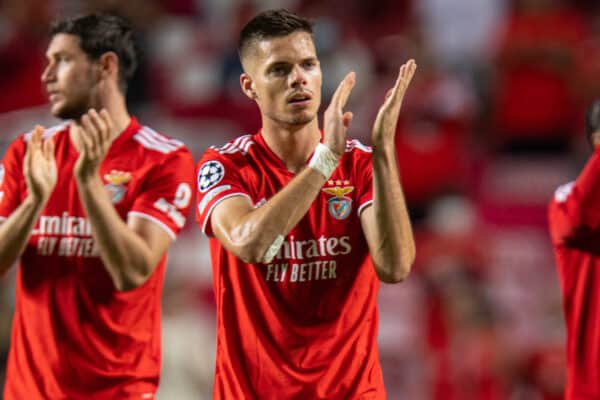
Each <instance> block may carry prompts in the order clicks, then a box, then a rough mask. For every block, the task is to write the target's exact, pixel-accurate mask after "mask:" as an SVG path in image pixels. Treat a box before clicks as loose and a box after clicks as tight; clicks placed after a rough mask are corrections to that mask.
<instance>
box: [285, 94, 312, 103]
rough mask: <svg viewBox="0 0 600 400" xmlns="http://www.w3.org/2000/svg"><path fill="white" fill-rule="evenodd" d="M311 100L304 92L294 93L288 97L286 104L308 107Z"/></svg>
mask: <svg viewBox="0 0 600 400" xmlns="http://www.w3.org/2000/svg"><path fill="white" fill-rule="evenodd" d="M311 100H312V96H311V95H310V94H309V93H306V92H296V93H294V94H292V95H291V96H289V97H288V99H287V102H288V104H292V105H296V106H301V105H308V103H309V102H310V101H311Z"/></svg>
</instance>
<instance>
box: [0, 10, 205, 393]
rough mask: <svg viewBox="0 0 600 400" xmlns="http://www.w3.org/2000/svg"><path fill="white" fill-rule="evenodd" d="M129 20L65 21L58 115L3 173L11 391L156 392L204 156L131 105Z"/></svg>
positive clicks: (0, 258)
mask: <svg viewBox="0 0 600 400" xmlns="http://www.w3.org/2000/svg"><path fill="white" fill-rule="evenodd" d="M132 35H133V33H132V31H131V29H130V27H129V25H128V24H127V23H126V22H125V21H124V20H123V19H121V18H119V17H115V16H110V15H97V14H93V15H88V16H84V17H80V18H75V19H70V20H64V21H58V22H57V23H55V24H54V25H53V28H52V31H51V40H50V43H49V46H48V49H47V52H46V57H47V66H46V68H45V70H44V72H43V75H42V82H43V84H44V85H45V87H46V90H47V91H48V94H49V100H50V107H51V111H52V114H53V115H55V116H56V117H59V118H61V119H63V120H65V122H64V123H63V124H62V125H59V126H57V127H54V128H51V129H43V128H42V127H36V128H35V129H34V130H33V132H30V133H26V134H24V135H21V136H20V137H18V138H17V139H16V140H15V141H14V142H13V143H12V144H11V145H10V147H9V148H8V150H7V152H6V154H5V156H4V160H3V161H2V166H1V169H0V172H1V173H0V181H1V185H0V218H1V220H2V224H1V225H0V272H2V273H4V272H6V270H7V269H8V268H9V267H10V266H11V264H13V263H14V262H15V261H16V260H17V259H20V263H19V264H20V265H19V268H18V272H17V289H16V311H15V316H14V320H13V325H12V338H11V348H10V353H9V359H8V368H7V376H6V385H5V390H4V397H3V398H4V399H5V400H23V399H27V400H38V399H39V400H42V399H53V400H58V399H69V400H79V399H86V400H90V399H152V398H154V393H155V392H156V389H157V385H158V379H159V372H160V360H161V353H160V348H161V346H160V340H161V339H160V337H161V336H160V298H161V291H162V285H163V277H164V270H165V259H166V252H167V249H168V247H169V245H170V244H171V242H172V241H173V240H174V239H175V237H176V235H177V233H178V232H179V230H180V229H181V228H182V226H183V225H184V223H185V216H186V213H187V211H188V209H189V206H190V202H191V197H192V194H193V192H192V186H191V185H193V183H194V161H193V159H192V156H191V154H190V153H189V151H188V150H187V149H186V147H185V146H184V145H183V143H181V142H179V141H177V140H174V139H170V138H168V137H166V136H163V135H161V134H159V133H157V132H155V131H154V130H152V129H150V128H148V127H146V126H142V125H141V124H140V123H139V122H138V121H137V120H136V119H135V118H134V117H132V116H130V115H129V113H128V111H127V108H126V105H125V98H124V96H125V90H126V87H127V80H128V79H129V78H130V77H131V75H132V73H133V71H134V69H135V66H136V55H135V51H134V42H133V38H132Z"/></svg>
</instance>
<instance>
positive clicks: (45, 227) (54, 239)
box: [32, 211, 99, 257]
mask: <svg viewBox="0 0 600 400" xmlns="http://www.w3.org/2000/svg"><path fill="white" fill-rule="evenodd" d="M32 235H33V236H34V237H33V241H34V243H35V245H36V248H37V252H38V254H39V255H43V256H62V257H98V256H99V251H98V248H97V246H96V245H95V243H94V239H93V238H92V227H91V225H90V223H89V221H88V220H87V219H86V218H82V217H76V216H73V215H69V213H68V212H66V211H65V212H63V213H62V214H61V215H60V216H59V215H42V216H41V217H40V218H39V220H38V223H37V225H36V227H35V228H34V229H33V231H32ZM35 236H37V238H35ZM36 239H37V240H36Z"/></svg>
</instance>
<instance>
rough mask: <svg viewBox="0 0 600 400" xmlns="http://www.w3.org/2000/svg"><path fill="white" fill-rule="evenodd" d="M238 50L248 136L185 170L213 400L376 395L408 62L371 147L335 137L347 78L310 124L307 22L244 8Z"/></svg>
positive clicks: (396, 275)
mask: <svg viewBox="0 0 600 400" xmlns="http://www.w3.org/2000/svg"><path fill="white" fill-rule="evenodd" d="M239 55H240V59H241V62H242V65H243V68H244V72H243V73H242V74H241V76H240V83H241V87H242V90H243V92H244V94H246V96H247V97H249V98H250V99H252V100H254V101H255V102H256V104H257V105H258V107H259V109H260V112H261V118H262V129H261V130H259V132H258V133H256V134H254V135H245V136H241V137H239V138H237V139H235V140H233V141H231V142H229V143H227V144H225V145H224V146H222V147H212V148H210V149H209V150H208V151H207V152H206V153H205V154H204V156H203V157H202V159H201V160H200V162H199V163H198V196H199V197H198V210H197V211H198V215H197V216H198V223H199V225H200V226H201V228H202V230H203V231H204V232H205V233H206V234H207V235H209V236H210V237H211V240H210V242H211V255H212V260H213V273H214V285H215V295H216V302H217V310H218V311H217V321H218V322H217V324H218V327H217V329H218V333H217V335H218V339H217V366H216V370H215V385H214V398H215V399H241V398H260V399H282V398H285V399H309V398H310V399H348V398H370V399H384V398H385V397H386V393H385V389H384V385H383V376H382V371H381V367H380V362H379V353H378V348H377V326H378V311H377V298H378V297H377V293H378V288H379V281H380V280H381V281H383V282H387V283H396V282H400V281H402V280H404V279H405V278H406V276H407V275H408V273H409V271H410V268H411V265H412V262H413V260H414V257H415V246H414V241H413V236H412V229H411V225H410V221H409V217H408V213H407V209H406V205H405V201H404V195H403V193H402V187H401V185H400V179H399V175H398V166H397V162H396V156H395V145H394V143H395V142H394V139H395V133H396V122H397V119H398V114H399V112H400V106H401V103H402V99H403V96H404V93H405V91H406V89H407V87H408V85H409V83H410V81H411V79H412V76H413V74H414V72H415V69H416V64H415V62H414V61H413V60H410V61H408V62H407V63H405V64H404V65H402V67H401V68H400V70H399V73H398V75H397V80H396V84H395V85H394V87H393V88H392V89H390V91H389V92H388V95H387V97H386V99H385V102H384V104H383V105H382V106H381V108H380V110H379V113H378V115H377V118H376V121H375V124H374V126H373V128H372V135H371V141H372V144H373V148H371V147H367V146H365V145H363V144H361V143H360V142H359V141H357V140H355V139H347V138H346V131H347V129H348V127H349V125H350V123H351V121H352V113H350V112H346V111H344V107H345V105H346V102H347V100H348V97H349V95H350V92H351V90H352V88H353V86H354V83H355V74H354V73H349V74H348V75H346V77H345V78H344V79H343V80H342V82H341V83H340V85H339V86H338V88H337V90H336V91H335V93H334V95H333V98H332V100H331V103H330V105H329V107H328V108H327V110H326V111H325V115H324V130H323V131H321V130H320V129H319V123H318V118H317V112H318V109H319V105H320V103H321V84H322V75H321V67H320V64H319V59H318V57H317V54H316V50H315V45H314V42H313V30H312V25H311V23H310V22H309V21H308V20H306V19H304V18H302V17H299V16H297V15H295V14H292V13H290V12H288V11H286V10H269V11H266V12H263V13H260V14H258V15H257V16H255V17H254V18H253V19H252V20H250V22H248V23H247V24H246V26H245V27H244V28H243V29H242V31H241V33H240V40H239ZM378 278H379V279H378Z"/></svg>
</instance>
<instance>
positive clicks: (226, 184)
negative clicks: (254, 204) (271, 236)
mask: <svg viewBox="0 0 600 400" xmlns="http://www.w3.org/2000/svg"><path fill="white" fill-rule="evenodd" d="M240 168H241V165H239V162H236V161H234V160H233V159H232V158H231V157H227V156H225V155H222V154H219V153H218V152H216V151H214V150H212V149H209V150H208V151H207V152H206V153H204V155H203V156H202V158H201V159H200V161H199V162H198V165H197V167H196V177H197V183H198V187H197V189H198V192H197V202H198V206H197V207H196V222H197V223H198V225H199V226H200V228H201V229H202V232H204V233H205V234H206V235H208V236H213V231H212V227H211V224H210V215H211V213H212V210H214V208H215V206H216V205H217V204H219V203H220V202H221V201H223V200H225V199H226V198H228V197H232V196H246V197H248V198H249V199H250V201H252V197H251V196H250V193H249V191H248V189H247V188H246V185H245V184H244V182H243V181H242V179H241V177H240V172H239V171H240Z"/></svg>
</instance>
